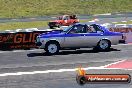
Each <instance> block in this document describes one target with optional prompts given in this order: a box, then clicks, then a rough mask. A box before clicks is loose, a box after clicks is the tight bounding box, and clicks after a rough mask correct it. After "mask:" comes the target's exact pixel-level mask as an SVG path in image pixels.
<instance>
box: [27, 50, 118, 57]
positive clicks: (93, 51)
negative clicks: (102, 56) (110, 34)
mask: <svg viewBox="0 0 132 88" xmlns="http://www.w3.org/2000/svg"><path fill="white" fill-rule="evenodd" d="M112 51H120V50H118V49H113V48H111V49H110V50H109V51H99V52H112ZM99 52H98V51H95V50H74V51H73V50H72V51H70V50H69V51H68V50H67V51H61V52H59V53H58V54H57V55H70V54H83V53H99ZM27 56H28V57H36V56H53V55H48V54H47V53H45V52H44V53H42V52H40V53H29V54H27Z"/></svg>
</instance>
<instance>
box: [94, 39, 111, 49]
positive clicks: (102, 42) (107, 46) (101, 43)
mask: <svg viewBox="0 0 132 88" xmlns="http://www.w3.org/2000/svg"><path fill="white" fill-rule="evenodd" d="M110 47H111V43H110V41H109V40H106V39H103V40H100V41H99V43H98V44H97V46H96V49H98V50H99V51H108V50H109V49H110Z"/></svg>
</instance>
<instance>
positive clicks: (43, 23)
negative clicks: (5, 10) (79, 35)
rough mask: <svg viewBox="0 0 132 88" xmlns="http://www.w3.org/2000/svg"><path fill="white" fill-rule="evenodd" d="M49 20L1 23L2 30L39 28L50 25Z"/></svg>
mask: <svg viewBox="0 0 132 88" xmlns="http://www.w3.org/2000/svg"><path fill="white" fill-rule="evenodd" d="M89 20H90V19H88V20H87V19H86V20H80V22H88V21H89ZM47 24H48V21H33V22H7V23H0V31H3V30H15V29H24V28H34V27H35V28H39V27H46V26H48V25H47Z"/></svg>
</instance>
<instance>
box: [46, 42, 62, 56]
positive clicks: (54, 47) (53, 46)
mask: <svg viewBox="0 0 132 88" xmlns="http://www.w3.org/2000/svg"><path fill="white" fill-rule="evenodd" d="M44 50H45V51H46V53H47V54H49V55H54V54H58V53H59V50H60V46H59V44H58V43H57V42H54V41H51V42H48V43H47V44H46V45H45V49H44Z"/></svg>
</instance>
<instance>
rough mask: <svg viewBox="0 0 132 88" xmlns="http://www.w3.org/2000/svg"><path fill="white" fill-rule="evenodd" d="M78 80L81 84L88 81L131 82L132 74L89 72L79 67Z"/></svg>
mask: <svg viewBox="0 0 132 88" xmlns="http://www.w3.org/2000/svg"><path fill="white" fill-rule="evenodd" d="M76 81H77V83H78V84H79V85H84V84H86V83H88V84H89V83H92V84H94V83H101V84H103V83H104V84H106V83H113V84H116V83H119V84H120V83H121V84H122V83H130V82H131V76H130V75H129V74H87V73H86V72H85V70H84V69H83V68H79V69H78V74H77V76H76Z"/></svg>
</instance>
